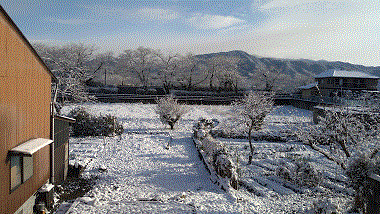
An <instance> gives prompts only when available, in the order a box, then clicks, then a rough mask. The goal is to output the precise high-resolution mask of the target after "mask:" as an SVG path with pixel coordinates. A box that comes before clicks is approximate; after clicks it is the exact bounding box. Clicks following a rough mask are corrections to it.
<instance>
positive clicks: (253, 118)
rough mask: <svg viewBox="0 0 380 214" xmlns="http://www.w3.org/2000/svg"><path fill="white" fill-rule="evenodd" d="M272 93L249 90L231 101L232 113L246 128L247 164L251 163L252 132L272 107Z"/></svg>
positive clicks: (261, 123) (258, 126) (256, 129)
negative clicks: (239, 97)
mask: <svg viewBox="0 0 380 214" xmlns="http://www.w3.org/2000/svg"><path fill="white" fill-rule="evenodd" d="M273 104H274V102H273V94H270V93H258V92H252V91H251V92H249V93H248V94H247V95H246V96H245V97H244V98H243V99H241V100H239V101H236V102H234V103H232V111H233V115H234V116H235V117H236V120H238V121H239V122H241V123H244V124H245V125H246V128H247V129H248V141H249V147H250V149H251V153H250V155H249V160H248V164H251V162H252V157H253V150H254V148H253V145H252V132H253V131H258V130H259V129H260V128H261V127H262V125H263V123H264V119H265V117H266V116H267V115H268V114H269V113H270V112H271V111H272V109H273Z"/></svg>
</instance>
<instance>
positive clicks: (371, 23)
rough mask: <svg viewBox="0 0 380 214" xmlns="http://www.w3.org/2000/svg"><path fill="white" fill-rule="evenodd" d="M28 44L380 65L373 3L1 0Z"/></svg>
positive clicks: (379, 12) (378, 11)
mask: <svg viewBox="0 0 380 214" xmlns="http://www.w3.org/2000/svg"><path fill="white" fill-rule="evenodd" d="M0 4H1V5H2V6H3V7H4V9H5V10H6V11H7V12H8V14H9V15H10V16H11V18H12V19H13V20H14V22H15V23H16V24H17V26H18V27H19V28H20V29H21V31H22V32H23V33H24V35H25V36H26V37H27V38H28V39H29V40H30V41H31V42H46V43H50V44H66V43H70V42H82V43H85V44H95V45H96V46H97V47H98V50H99V51H100V52H106V51H113V52H115V53H116V54H119V53H121V52H122V51H123V50H126V49H135V48H137V47H139V46H145V47H150V48H153V49H161V50H162V51H163V52H171V53H176V52H178V53H183V54H184V53H187V52H193V53H195V54H203V53H212V52H220V51H230V50H243V51H246V52H248V53H249V54H254V55H259V56H271V57H279V58H295V59H297V58H305V59H314V60H319V59H324V60H334V61H335V60H339V61H345V62H351V63H356V64H362V65H372V66H379V65H380V61H379V59H380V43H379V41H380V18H379V17H380V3H379V2H378V1H377V0H345V1H340V0H251V1H249V0H245V1H244V0H234V1H233V0H203V1H201V0H193V1H190V0H166V1H165V0H149V1H122V0H108V1H101V0H0Z"/></svg>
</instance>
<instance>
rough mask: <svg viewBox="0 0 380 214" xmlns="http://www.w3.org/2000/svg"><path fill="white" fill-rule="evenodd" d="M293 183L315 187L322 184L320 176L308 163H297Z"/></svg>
mask: <svg viewBox="0 0 380 214" xmlns="http://www.w3.org/2000/svg"><path fill="white" fill-rule="evenodd" d="M296 166H297V167H296V171H295V177H294V179H295V181H296V183H298V184H300V185H302V186H308V187H316V186H318V185H319V184H320V183H321V182H322V174H321V173H320V172H318V171H317V170H316V169H315V168H314V167H313V166H312V165H311V164H310V163H309V162H306V161H297V162H296Z"/></svg>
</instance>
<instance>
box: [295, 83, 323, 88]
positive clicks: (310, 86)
mask: <svg viewBox="0 0 380 214" xmlns="http://www.w3.org/2000/svg"><path fill="white" fill-rule="evenodd" d="M317 85H318V82H314V83H311V84H309V85H304V86H301V87H298V88H299V89H311V88H314V87H317Z"/></svg>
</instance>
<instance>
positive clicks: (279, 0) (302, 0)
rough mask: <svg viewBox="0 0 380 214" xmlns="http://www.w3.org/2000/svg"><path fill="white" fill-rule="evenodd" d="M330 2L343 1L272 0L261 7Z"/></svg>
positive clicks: (339, 0)
mask: <svg viewBox="0 0 380 214" xmlns="http://www.w3.org/2000/svg"><path fill="white" fill-rule="evenodd" d="M260 2H262V1H260ZM328 2H330V3H332V2H344V0H286V1H284V0H273V1H269V2H267V3H266V4H262V6H261V9H264V10H268V9H273V8H279V7H294V6H299V5H307V4H312V3H328Z"/></svg>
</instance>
